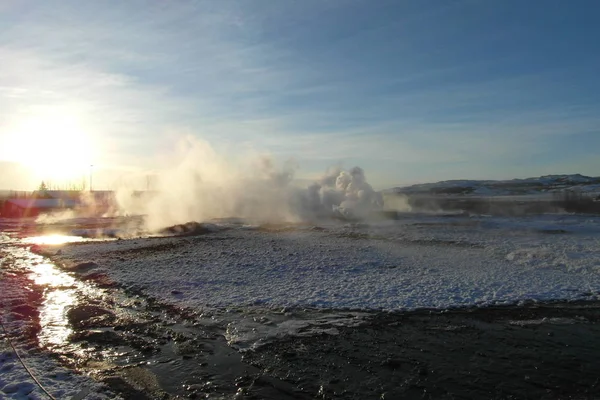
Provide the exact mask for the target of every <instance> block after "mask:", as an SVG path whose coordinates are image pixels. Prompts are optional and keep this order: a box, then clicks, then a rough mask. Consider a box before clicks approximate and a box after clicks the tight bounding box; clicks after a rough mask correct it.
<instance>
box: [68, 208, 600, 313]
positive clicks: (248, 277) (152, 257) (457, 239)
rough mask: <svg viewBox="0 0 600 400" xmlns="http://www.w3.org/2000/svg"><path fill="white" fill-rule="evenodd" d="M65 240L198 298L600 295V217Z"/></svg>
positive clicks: (201, 301)
mask: <svg viewBox="0 0 600 400" xmlns="http://www.w3.org/2000/svg"><path fill="white" fill-rule="evenodd" d="M211 228H212V229H211V231H212V232H211V233H207V234H205V235H201V236H195V237H186V238H147V239H135V240H119V241H112V242H106V243H86V244H77V245H66V246H64V247H63V248H62V249H61V251H60V255H59V256H58V257H57V260H59V262H62V263H66V264H70V265H73V264H77V263H80V262H90V261H91V262H94V263H96V264H97V266H96V267H95V269H96V270H98V271H95V272H103V273H106V274H107V275H108V276H110V278H112V279H113V280H114V281H117V282H120V283H123V284H125V285H136V286H138V287H142V288H144V290H145V291H146V292H147V293H148V294H151V295H153V296H156V297H158V298H161V299H164V300H166V301H168V302H174V303H178V304H180V305H184V306H189V307H193V308H203V307H229V306H242V305H243V306H245V305H258V306H265V307H317V308H334V309H361V310H365V309H376V310H408V309H417V308H449V307H458V306H473V305H478V306H484V305H490V304H515V303H517V304H518V303H519V302H523V301H528V300H533V301H548V300H558V299H561V300H564V299H597V298H598V294H599V292H600V218H598V217H594V216H576V215H546V216H532V217H521V218H489V217H466V216H457V215H412V214H407V215H406V216H405V217H402V218H400V220H397V221H385V222H378V223H372V224H345V223H325V224H319V225H288V226H286V225H277V226H266V227H264V226H263V227H259V226H252V225H243V224H241V223H238V222H236V221H232V222H231V223H228V222H227V221H219V223H218V224H216V225H211Z"/></svg>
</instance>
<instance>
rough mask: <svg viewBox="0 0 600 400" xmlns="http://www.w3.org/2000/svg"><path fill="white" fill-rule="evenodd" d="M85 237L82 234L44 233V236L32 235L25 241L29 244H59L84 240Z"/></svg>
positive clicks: (24, 241) (24, 240)
mask: <svg viewBox="0 0 600 400" xmlns="http://www.w3.org/2000/svg"><path fill="white" fill-rule="evenodd" d="M83 241H85V238H83V237H81V236H69V235H59V234H53V235H44V236H32V237H28V238H25V239H23V243H28V244H45V245H58V244H65V243H74V242H83Z"/></svg>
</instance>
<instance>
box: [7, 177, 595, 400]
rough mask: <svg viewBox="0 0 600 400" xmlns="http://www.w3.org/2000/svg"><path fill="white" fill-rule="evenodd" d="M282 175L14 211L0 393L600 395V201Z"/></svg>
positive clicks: (88, 395)
mask: <svg viewBox="0 0 600 400" xmlns="http://www.w3.org/2000/svg"><path fill="white" fill-rule="evenodd" d="M271 178H272V180H271V181H270V182H271V183H273V182H275V183H276V184H275V185H273V184H270V185H264V186H261V185H259V184H258V183H257V184H254V185H252V186H251V187H248V186H247V185H246V186H244V187H242V186H237V185H232V186H221V187H220V188H212V190H210V191H209V190H206V191H205V192H204V194H203V197H198V198H197V199H196V202H193V201H192V200H191V198H190V197H187V198H186V199H185V202H184V203H183V204H181V203H177V202H175V201H172V199H173V196H174V194H172V193H170V194H168V195H167V196H166V197H156V198H153V199H151V200H150V201H149V205H148V208H147V209H145V211H144V212H141V213H139V215H137V216H120V217H117V216H111V217H108V216H105V217H102V218H78V219H73V218H70V219H60V218H58V219H54V220H50V219H45V220H44V223H41V222H40V220H38V221H37V222H36V221H35V220H13V219H3V220H2V221H1V223H0V228H1V229H0V230H1V231H2V233H1V235H2V236H1V244H0V246H1V247H0V252H1V255H2V270H1V274H2V275H1V280H0V293H2V295H1V297H0V299H1V306H2V310H3V320H2V324H3V331H2V339H3V340H2V348H1V353H0V371H1V372H2V373H1V374H0V397H2V398H14V399H21V398H23V399H25V398H27V399H29V398H31V399H37V398H40V399H42V398H47V397H48V394H47V393H44V391H43V390H46V391H47V392H48V393H49V394H50V395H51V396H53V397H55V398H78V399H81V398H85V399H109V398H124V399H130V398H131V399H134V398H135V399H137V398H142V399H144V398H146V399H167V398H215V399H229V398H236V399H238V398H239V399H242V398H244V399H246V398H247V399H305V398H306V399H311V398H321V399H336V398H339V399H383V398H385V399H401V398H432V399H438V398H449V399H450V398H452V399H454V398H548V399H555V398H596V397H598V396H600V382H599V381H598V377H597V371H598V370H600V361H598V360H600V357H599V356H600V348H599V347H598V346H597V337H598V334H599V333H600V324H599V316H600V314H599V308H600V303H599V301H598V300H599V296H600V218H599V217H598V215H597V214H593V213H573V212H566V211H564V210H562V211H561V210H556V209H554V210H553V212H545V213H535V212H531V210H529V211H528V212H526V213H521V214H520V215H513V214H514V213H508V214H509V215H507V213H496V214H481V213H475V212H471V211H469V210H457V209H453V210H444V209H443V208H442V207H440V208H438V209H433V208H432V207H428V208H427V210H419V209H415V208H413V207H411V206H410V202H409V201H408V200H407V198H406V197H403V196H396V195H394V196H396V197H394V196H392V197H389V193H388V196H386V197H385V199H384V196H382V194H381V193H379V192H375V191H374V190H373V189H372V188H371V186H370V185H369V184H368V183H367V182H366V179H365V177H364V173H363V172H362V170H360V169H359V168H356V169H353V170H350V171H347V172H345V171H335V174H332V175H331V176H329V177H326V178H324V179H323V180H321V181H319V182H317V183H315V184H314V185H311V186H309V187H308V189H307V188H303V189H302V188H297V187H290V186H289V185H288V183H287V181H288V180H289V177H288V176H285V174H284V175H277V174H275V175H273V176H272V177H271ZM263 183H264V182H263ZM198 185H200V186H201V187H204V188H206V186H202V185H205V183H202V184H200V183H198ZM188 187H189V186H188ZM234 189H235V190H234ZM233 190H234V191H235V193H237V194H238V195H237V197H232V196H231V193H233ZM216 200H218V201H216ZM488 200H489V199H488ZM444 201H446V202H447V201H448V198H447V197H446V198H444ZM486 201H487V200H486ZM442 203H443V202H442ZM130 206H131V205H130ZM209 206H210V207H209ZM157 209H158V210H162V212H159V213H156V210H157ZM150 210H152V211H150ZM217 211H218V212H217ZM211 213H212V216H210V214H211ZM132 215H133V214H132ZM17 355H18V356H17ZM32 376H33V377H35V378H36V379H37V381H38V382H37V383H36V382H35V381H34V379H33V377H32Z"/></svg>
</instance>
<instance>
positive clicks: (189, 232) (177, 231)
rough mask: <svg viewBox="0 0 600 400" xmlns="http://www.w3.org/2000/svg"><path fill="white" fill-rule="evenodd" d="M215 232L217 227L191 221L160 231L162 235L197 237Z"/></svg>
mask: <svg viewBox="0 0 600 400" xmlns="http://www.w3.org/2000/svg"><path fill="white" fill-rule="evenodd" d="M214 231H215V226H214V225H211V224H202V223H199V222H195V221H191V222H187V223H185V224H178V225H173V226H169V227H167V228H164V229H162V230H160V231H159V233H160V234H161V235H176V236H196V235H204V234H206V233H211V232H214Z"/></svg>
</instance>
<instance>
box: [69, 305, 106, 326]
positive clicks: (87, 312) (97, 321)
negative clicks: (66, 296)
mask: <svg viewBox="0 0 600 400" xmlns="http://www.w3.org/2000/svg"><path fill="white" fill-rule="evenodd" d="M67 319H68V320H69V323H70V324H71V325H73V326H74V327H76V328H87V327H91V326H107V325H110V324H111V323H112V322H114V320H115V319H116V316H115V314H114V313H112V312H111V311H109V310H106V309H104V308H101V307H98V306H92V305H83V306H77V307H73V308H71V309H70V310H69V311H67Z"/></svg>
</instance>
